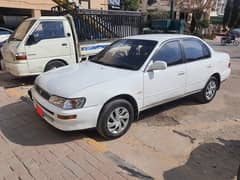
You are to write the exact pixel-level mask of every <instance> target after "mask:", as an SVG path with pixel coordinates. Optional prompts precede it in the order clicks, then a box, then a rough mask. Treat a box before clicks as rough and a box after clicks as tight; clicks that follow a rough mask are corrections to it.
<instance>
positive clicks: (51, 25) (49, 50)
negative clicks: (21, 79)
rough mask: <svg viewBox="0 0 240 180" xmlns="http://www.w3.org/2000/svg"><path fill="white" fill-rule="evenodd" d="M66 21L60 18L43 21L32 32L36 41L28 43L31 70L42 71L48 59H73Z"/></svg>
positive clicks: (34, 71) (33, 71) (27, 51)
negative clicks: (65, 25) (65, 26)
mask: <svg viewBox="0 0 240 180" xmlns="http://www.w3.org/2000/svg"><path fill="white" fill-rule="evenodd" d="M67 34H68V32H66V30H65V28H64V22H63V21H60V20H48V21H41V22H40V23H39V24H38V26H37V28H36V29H35V30H34V32H33V33H32V36H33V37H34V41H35V43H33V44H31V45H26V53H27V57H28V64H29V70H30V72H32V73H38V72H42V71H43V69H44V67H45V65H46V64H47V62H48V61H50V60H53V59H63V60H70V59H71V51H72V50H71V44H70V37H68V36H67Z"/></svg>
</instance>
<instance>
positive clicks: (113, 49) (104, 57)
mask: <svg viewBox="0 0 240 180" xmlns="http://www.w3.org/2000/svg"><path fill="white" fill-rule="evenodd" d="M156 44H157V42H156V41H150V40H137V39H122V40H119V41H116V42H115V43H113V44H112V45H110V46H109V47H107V48H105V49H104V50H103V51H101V52H100V53H99V54H97V55H96V56H95V57H93V58H92V59H91V61H92V62H95V63H98V64H104V65H107V66H112V67H118V68H123V69H131V70H138V69H139V68H140V67H141V66H142V65H143V64H144V62H145V61H146V60H147V58H148V56H149V55H150V54H151V52H152V50H153V49H154V47H155V46H156Z"/></svg>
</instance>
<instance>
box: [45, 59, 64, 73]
mask: <svg viewBox="0 0 240 180" xmlns="http://www.w3.org/2000/svg"><path fill="white" fill-rule="evenodd" d="M62 66H66V64H65V63H64V62H62V61H51V62H49V63H48V64H47V65H46V67H45V70H44V72H47V71H50V70H53V69H56V68H59V67H62Z"/></svg>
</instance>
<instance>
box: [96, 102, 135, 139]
mask: <svg viewBox="0 0 240 180" xmlns="http://www.w3.org/2000/svg"><path fill="white" fill-rule="evenodd" d="M133 120H134V109H133V106H132V104H131V103H130V102H128V101H127V100H124V99H116V100H113V101H110V102H109V103H107V104H106V105H105V106H104V107H103V109H102V111H101V113H100V116H99V119H98V123H97V131H98V133H99V134H100V135H101V136H102V137H104V138H105V139H115V138H118V137H121V136H122V135H124V134H125V133H126V132H127V131H128V129H129V128H130V126H131V123H132V121H133Z"/></svg>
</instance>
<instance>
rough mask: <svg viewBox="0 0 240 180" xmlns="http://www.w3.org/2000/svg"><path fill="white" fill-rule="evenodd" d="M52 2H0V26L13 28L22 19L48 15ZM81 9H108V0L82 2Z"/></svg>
mask: <svg viewBox="0 0 240 180" xmlns="http://www.w3.org/2000/svg"><path fill="white" fill-rule="evenodd" d="M56 5H57V4H55V3H54V2H53V1H52V0H0V26H6V27H10V28H15V26H17V24H19V22H21V21H22V19H24V18H26V17H36V16H41V15H48V14H49V12H50V11H51V8H52V7H54V6H56ZM81 8H83V9H103V10H106V9H108V0H82V1H81Z"/></svg>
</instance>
